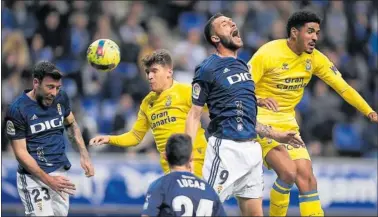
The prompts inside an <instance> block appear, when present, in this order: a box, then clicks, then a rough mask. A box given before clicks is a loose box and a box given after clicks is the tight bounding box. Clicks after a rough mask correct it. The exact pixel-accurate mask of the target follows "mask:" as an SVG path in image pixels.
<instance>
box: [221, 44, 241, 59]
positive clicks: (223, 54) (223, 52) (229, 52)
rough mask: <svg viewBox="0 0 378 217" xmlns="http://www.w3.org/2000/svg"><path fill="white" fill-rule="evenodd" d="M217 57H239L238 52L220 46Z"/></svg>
mask: <svg viewBox="0 0 378 217" xmlns="http://www.w3.org/2000/svg"><path fill="white" fill-rule="evenodd" d="M217 55H218V56H220V57H233V58H236V57H237V51H236V50H235V51H233V50H230V49H227V48H225V47H223V46H219V47H218V48H217Z"/></svg>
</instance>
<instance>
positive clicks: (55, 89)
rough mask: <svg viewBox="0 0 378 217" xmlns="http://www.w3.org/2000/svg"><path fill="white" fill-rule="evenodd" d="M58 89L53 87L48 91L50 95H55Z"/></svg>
mask: <svg viewBox="0 0 378 217" xmlns="http://www.w3.org/2000/svg"><path fill="white" fill-rule="evenodd" d="M58 92H59V90H58V89H57V88H53V89H52V90H51V91H50V95H52V96H54V97H55V96H56V95H57V94H58Z"/></svg>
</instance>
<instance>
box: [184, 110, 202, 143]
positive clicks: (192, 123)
mask: <svg viewBox="0 0 378 217" xmlns="http://www.w3.org/2000/svg"><path fill="white" fill-rule="evenodd" d="M202 111H203V106H198V105H194V104H193V105H192V107H191V108H190V111H189V113H188V118H187V120H186V125H185V133H186V134H188V135H189V136H190V137H191V138H192V142H193V144H194V141H195V139H196V136H197V135H196V134H197V130H198V127H199V124H200V121H201V116H202Z"/></svg>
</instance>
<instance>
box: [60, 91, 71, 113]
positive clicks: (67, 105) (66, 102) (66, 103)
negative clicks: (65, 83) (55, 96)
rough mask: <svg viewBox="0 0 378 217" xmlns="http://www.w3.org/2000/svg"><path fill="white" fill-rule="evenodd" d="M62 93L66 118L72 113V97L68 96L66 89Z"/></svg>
mask: <svg viewBox="0 0 378 217" xmlns="http://www.w3.org/2000/svg"><path fill="white" fill-rule="evenodd" d="M61 94H62V98H63V100H62V104H63V106H64V112H63V114H64V117H65V118H66V117H67V116H68V115H70V113H71V104H70V99H69V98H68V95H67V93H66V92H64V91H61Z"/></svg>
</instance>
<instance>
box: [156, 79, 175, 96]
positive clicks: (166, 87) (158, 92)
mask: <svg viewBox="0 0 378 217" xmlns="http://www.w3.org/2000/svg"><path fill="white" fill-rule="evenodd" d="M172 86H173V79H172V80H171V81H169V82H167V83H166V84H165V85H164V86H163V88H162V89H161V91H156V93H157V94H161V93H163V92H164V91H166V90H168V89H169V88H171V87H172Z"/></svg>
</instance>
